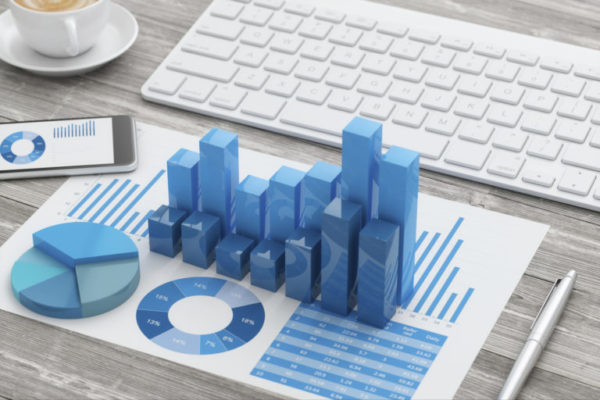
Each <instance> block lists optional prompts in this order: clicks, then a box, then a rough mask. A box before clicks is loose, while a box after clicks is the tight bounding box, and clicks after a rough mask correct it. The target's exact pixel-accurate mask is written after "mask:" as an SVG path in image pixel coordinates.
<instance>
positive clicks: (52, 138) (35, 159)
mask: <svg viewBox="0 0 600 400" xmlns="http://www.w3.org/2000/svg"><path fill="white" fill-rule="evenodd" d="M137 163H138V158H137V140H136V129H135V121H134V120H133V118H131V117H130V116H126V115H117V116H111V117H99V118H77V119H61V120H48V121H30V122H8V123H0V180H6V179H19V178H34V177H46V176H61V175H87V174H102V173H114V172H127V171H133V170H134V169H135V168H136V167H137Z"/></svg>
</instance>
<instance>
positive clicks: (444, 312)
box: [438, 293, 456, 319]
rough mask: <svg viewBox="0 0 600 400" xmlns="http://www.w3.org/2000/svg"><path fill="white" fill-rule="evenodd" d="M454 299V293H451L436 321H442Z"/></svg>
mask: <svg viewBox="0 0 600 400" xmlns="http://www.w3.org/2000/svg"><path fill="white" fill-rule="evenodd" d="M454 299H456V293H452V294H451V295H450V297H448V300H447V301H446V304H444V308H442V311H441V312H440V313H439V314H438V319H444V317H445V316H446V313H447V312H448V310H449V309H450V307H451V306H452V303H453V302H454Z"/></svg>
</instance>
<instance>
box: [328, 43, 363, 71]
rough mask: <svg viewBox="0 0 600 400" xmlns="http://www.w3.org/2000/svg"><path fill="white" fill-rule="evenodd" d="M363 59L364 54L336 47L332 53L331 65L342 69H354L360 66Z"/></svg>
mask: <svg viewBox="0 0 600 400" xmlns="http://www.w3.org/2000/svg"><path fill="white" fill-rule="evenodd" d="M364 57H365V53H363V52H362V51H358V50H354V49H348V48H343V47H338V48H336V49H335V50H334V51H333V55H332V56H331V63H332V64H335V65H341V66H343V67H348V68H356V67H358V66H359V65H360V63H361V62H362V60H363V58H364Z"/></svg>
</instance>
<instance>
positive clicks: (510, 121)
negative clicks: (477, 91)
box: [487, 104, 522, 128]
mask: <svg viewBox="0 0 600 400" xmlns="http://www.w3.org/2000/svg"><path fill="white" fill-rule="evenodd" d="M521 114H522V111H521V109H519V108H517V107H509V106H504V105H500V104H492V106H491V107H490V110H489V111H488V115H487V120H488V122H491V123H492V124H496V125H502V126H506V127H508V128H514V127H515V126H517V123H518V122H519V119H520V118H521Z"/></svg>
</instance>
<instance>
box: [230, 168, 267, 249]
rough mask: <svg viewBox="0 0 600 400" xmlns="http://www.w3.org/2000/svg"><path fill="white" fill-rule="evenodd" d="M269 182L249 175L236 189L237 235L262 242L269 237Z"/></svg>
mask: <svg viewBox="0 0 600 400" xmlns="http://www.w3.org/2000/svg"><path fill="white" fill-rule="evenodd" d="M268 188H269V182H268V181H266V180H264V179H261V178H257V177H255V176H252V175H248V176H247V177H246V179H244V180H243V181H242V183H240V184H239V185H238V186H237V188H236V189H235V224H236V227H235V229H236V233H239V234H241V235H244V236H247V237H249V238H252V239H254V240H256V242H257V243H258V242H260V241H261V240H263V239H265V238H266V237H267V236H268V232H269V229H268V226H269V222H268V220H269V218H268V214H267V190H268Z"/></svg>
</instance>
